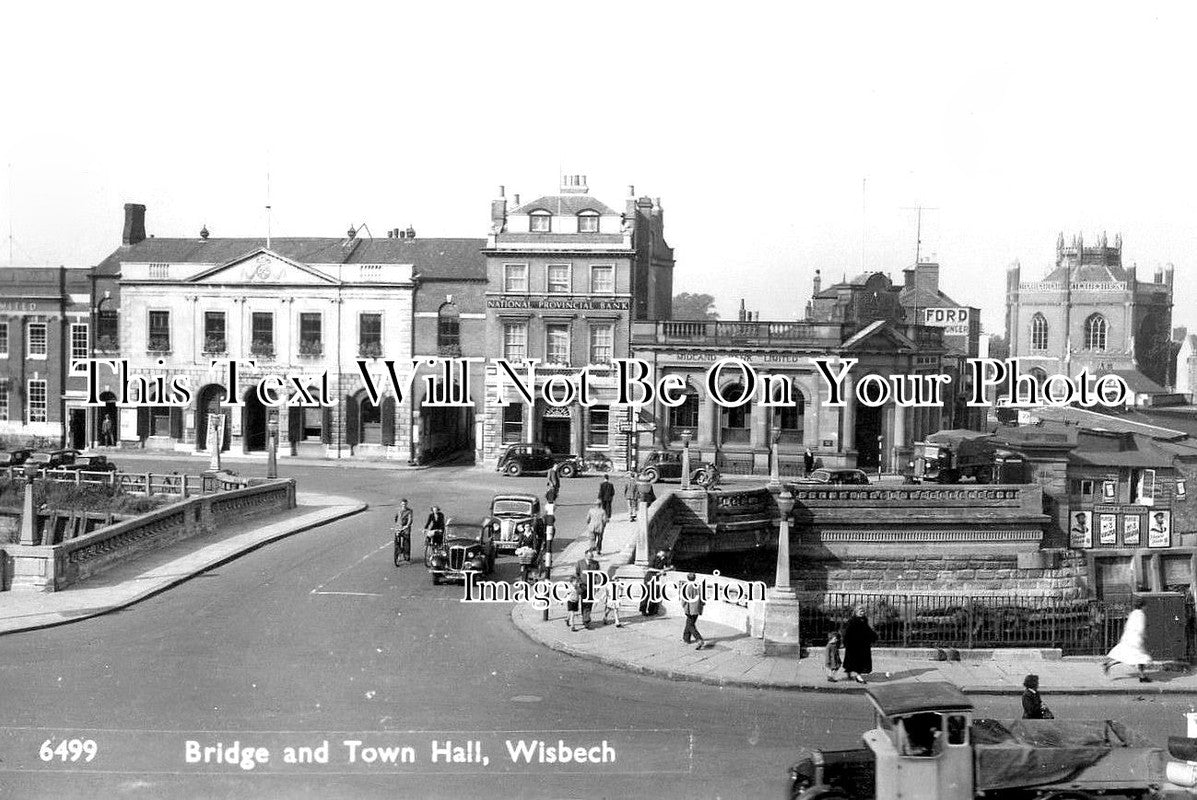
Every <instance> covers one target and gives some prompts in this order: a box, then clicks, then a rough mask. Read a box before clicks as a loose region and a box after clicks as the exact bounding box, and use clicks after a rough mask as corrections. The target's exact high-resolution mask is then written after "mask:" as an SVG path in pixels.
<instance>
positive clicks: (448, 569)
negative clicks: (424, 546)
mask: <svg viewBox="0 0 1197 800" xmlns="http://www.w3.org/2000/svg"><path fill="white" fill-rule="evenodd" d="M494 529H495V523H494V520H492V519H491V518H490V517H486V518H485V519H478V520H473V519H461V520H458V519H450V520H449V521H448V522H447V523H446V524H445V539H444V544H442V545H441V546H440V547H438V548H437V549H436V550H435V552H433V553H432V555H431V556H430V557H429V560H428V571H429V572H430V573H431V574H432V583H433V584H434V585H438V586H439V585H440V583H441V581H464V580H465V576H466V573H467V572H480V573H482V574H483V575H489V574H491V572H493V571H494V569H495V555H496V550H495V540H494Z"/></svg>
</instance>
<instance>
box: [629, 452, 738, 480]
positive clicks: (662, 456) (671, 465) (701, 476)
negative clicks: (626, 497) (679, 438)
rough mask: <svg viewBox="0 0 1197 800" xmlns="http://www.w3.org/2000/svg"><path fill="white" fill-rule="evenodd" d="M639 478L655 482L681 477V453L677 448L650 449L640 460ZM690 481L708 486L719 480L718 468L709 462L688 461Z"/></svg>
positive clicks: (679, 478)
mask: <svg viewBox="0 0 1197 800" xmlns="http://www.w3.org/2000/svg"><path fill="white" fill-rule="evenodd" d="M637 474H638V475H639V477H640V479H641V480H645V481H648V482H649V483H656V482H657V481H662V480H675V481H680V480H681V479H682V453H681V451H679V450H652V451H650V452H649V453H648V455H646V456H645V457H644V458H642V459H641V460H640V468H639V469H638V470H637ZM690 482H691V483H694V484H696V485H698V486H703V487H709V486H714V485H715V484H716V483H718V482H719V468H718V467H716V466H715V465H714V464H711V463H709V462H704V461H700V462H698V463H697V465H695V463H694V461H691V462H690Z"/></svg>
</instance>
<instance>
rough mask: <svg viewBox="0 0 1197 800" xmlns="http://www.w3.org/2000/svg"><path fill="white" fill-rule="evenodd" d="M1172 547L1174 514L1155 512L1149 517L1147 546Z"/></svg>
mask: <svg viewBox="0 0 1197 800" xmlns="http://www.w3.org/2000/svg"><path fill="white" fill-rule="evenodd" d="M1171 545H1172V512H1171V511H1153V512H1151V513H1150V514H1148V515H1147V546H1148V547H1170V546H1171Z"/></svg>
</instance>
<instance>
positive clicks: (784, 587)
mask: <svg viewBox="0 0 1197 800" xmlns="http://www.w3.org/2000/svg"><path fill="white" fill-rule="evenodd" d="M776 446H777V445H774V447H776ZM793 510H794V496H793V495H792V494H790V492H789V490H788V489H786V490H784V491H782V493H781V494H779V495H778V496H777V513H778V514H779V516H780V518H779V520H778V526H777V572H776V574H775V575H774V579H773V592H772V594H773V596H774V597H778V598H784V599H787V600H793V599H794V598H795V596H796V595H795V594H794V588H793V587H792V586H791V585H790V513H791V512H792V511H793Z"/></svg>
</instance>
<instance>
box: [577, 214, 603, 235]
mask: <svg viewBox="0 0 1197 800" xmlns="http://www.w3.org/2000/svg"><path fill="white" fill-rule="evenodd" d="M598 231H599V215H598V212H595V211H583V212H581V213H580V214H578V233H598Z"/></svg>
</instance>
